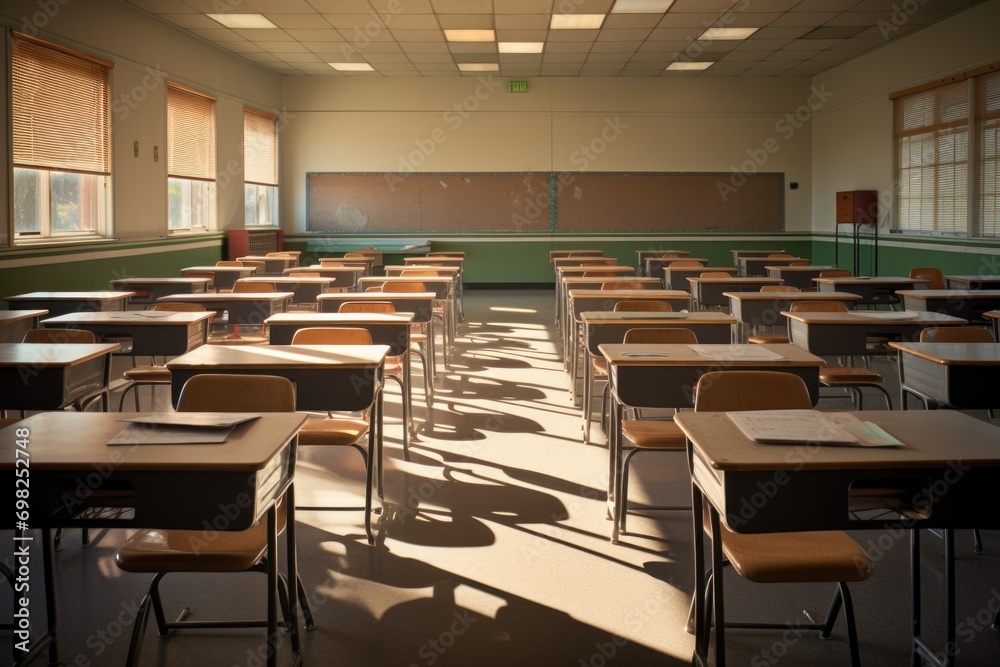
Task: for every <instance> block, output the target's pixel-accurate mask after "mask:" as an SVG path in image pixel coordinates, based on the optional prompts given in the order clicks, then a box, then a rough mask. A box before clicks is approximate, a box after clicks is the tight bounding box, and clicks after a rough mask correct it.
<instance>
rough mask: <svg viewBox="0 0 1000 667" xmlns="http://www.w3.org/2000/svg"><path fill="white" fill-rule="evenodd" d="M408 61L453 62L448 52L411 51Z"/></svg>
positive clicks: (422, 62)
mask: <svg viewBox="0 0 1000 667" xmlns="http://www.w3.org/2000/svg"><path fill="white" fill-rule="evenodd" d="M410 61H411V62H414V63H420V64H426V63H454V62H455V61H454V60H453V59H452V56H451V54H450V53H411V54H410Z"/></svg>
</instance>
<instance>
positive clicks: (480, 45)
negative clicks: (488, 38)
mask: <svg viewBox="0 0 1000 667" xmlns="http://www.w3.org/2000/svg"><path fill="white" fill-rule="evenodd" d="M448 48H449V49H450V50H451V52H452V53H493V54H496V52H497V45H496V42H452V43H450V44H449V45H448Z"/></svg>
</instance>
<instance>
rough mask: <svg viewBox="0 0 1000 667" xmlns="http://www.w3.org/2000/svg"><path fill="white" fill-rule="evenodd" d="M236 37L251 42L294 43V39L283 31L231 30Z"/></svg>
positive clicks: (270, 29) (272, 29)
mask: <svg viewBox="0 0 1000 667" xmlns="http://www.w3.org/2000/svg"><path fill="white" fill-rule="evenodd" d="M233 32H235V33H236V34H237V35H239V36H240V37H242V38H243V39H249V40H250V41H253V42H285V41H289V42H291V41H294V40H295V38H294V37H292V36H291V35H289V34H288V33H287V32H285V31H284V30H277V29H274V28H267V29H263V30H261V29H258V30H242V29H235V30H233Z"/></svg>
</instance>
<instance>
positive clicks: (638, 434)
mask: <svg viewBox="0 0 1000 667" xmlns="http://www.w3.org/2000/svg"><path fill="white" fill-rule="evenodd" d="M621 430H622V437H624V438H627V439H628V440H629V441H630V442H631V443H632V444H633V445H634V446H636V447H640V448H643V449H684V447H685V446H686V444H685V443H686V440H685V436H684V432H683V431H681V429H680V427H679V426H678V425H677V424H675V423H673V422H668V421H654V420H652V419H625V420H623V421H622V424H621Z"/></svg>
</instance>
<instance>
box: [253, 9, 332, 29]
mask: <svg viewBox="0 0 1000 667" xmlns="http://www.w3.org/2000/svg"><path fill="white" fill-rule="evenodd" d="M267 18H268V19H269V20H270V21H271V23H273V24H275V25H276V26H278V27H279V28H284V29H285V30H288V29H289V28H293V29H300V30H317V29H323V28H331V27H332V26H331V25H330V23H329V22H328V21H327V20H326V19H325V18H323V15H322V14H317V13H315V12H313V13H312V14H270V15H268V16H267Z"/></svg>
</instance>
